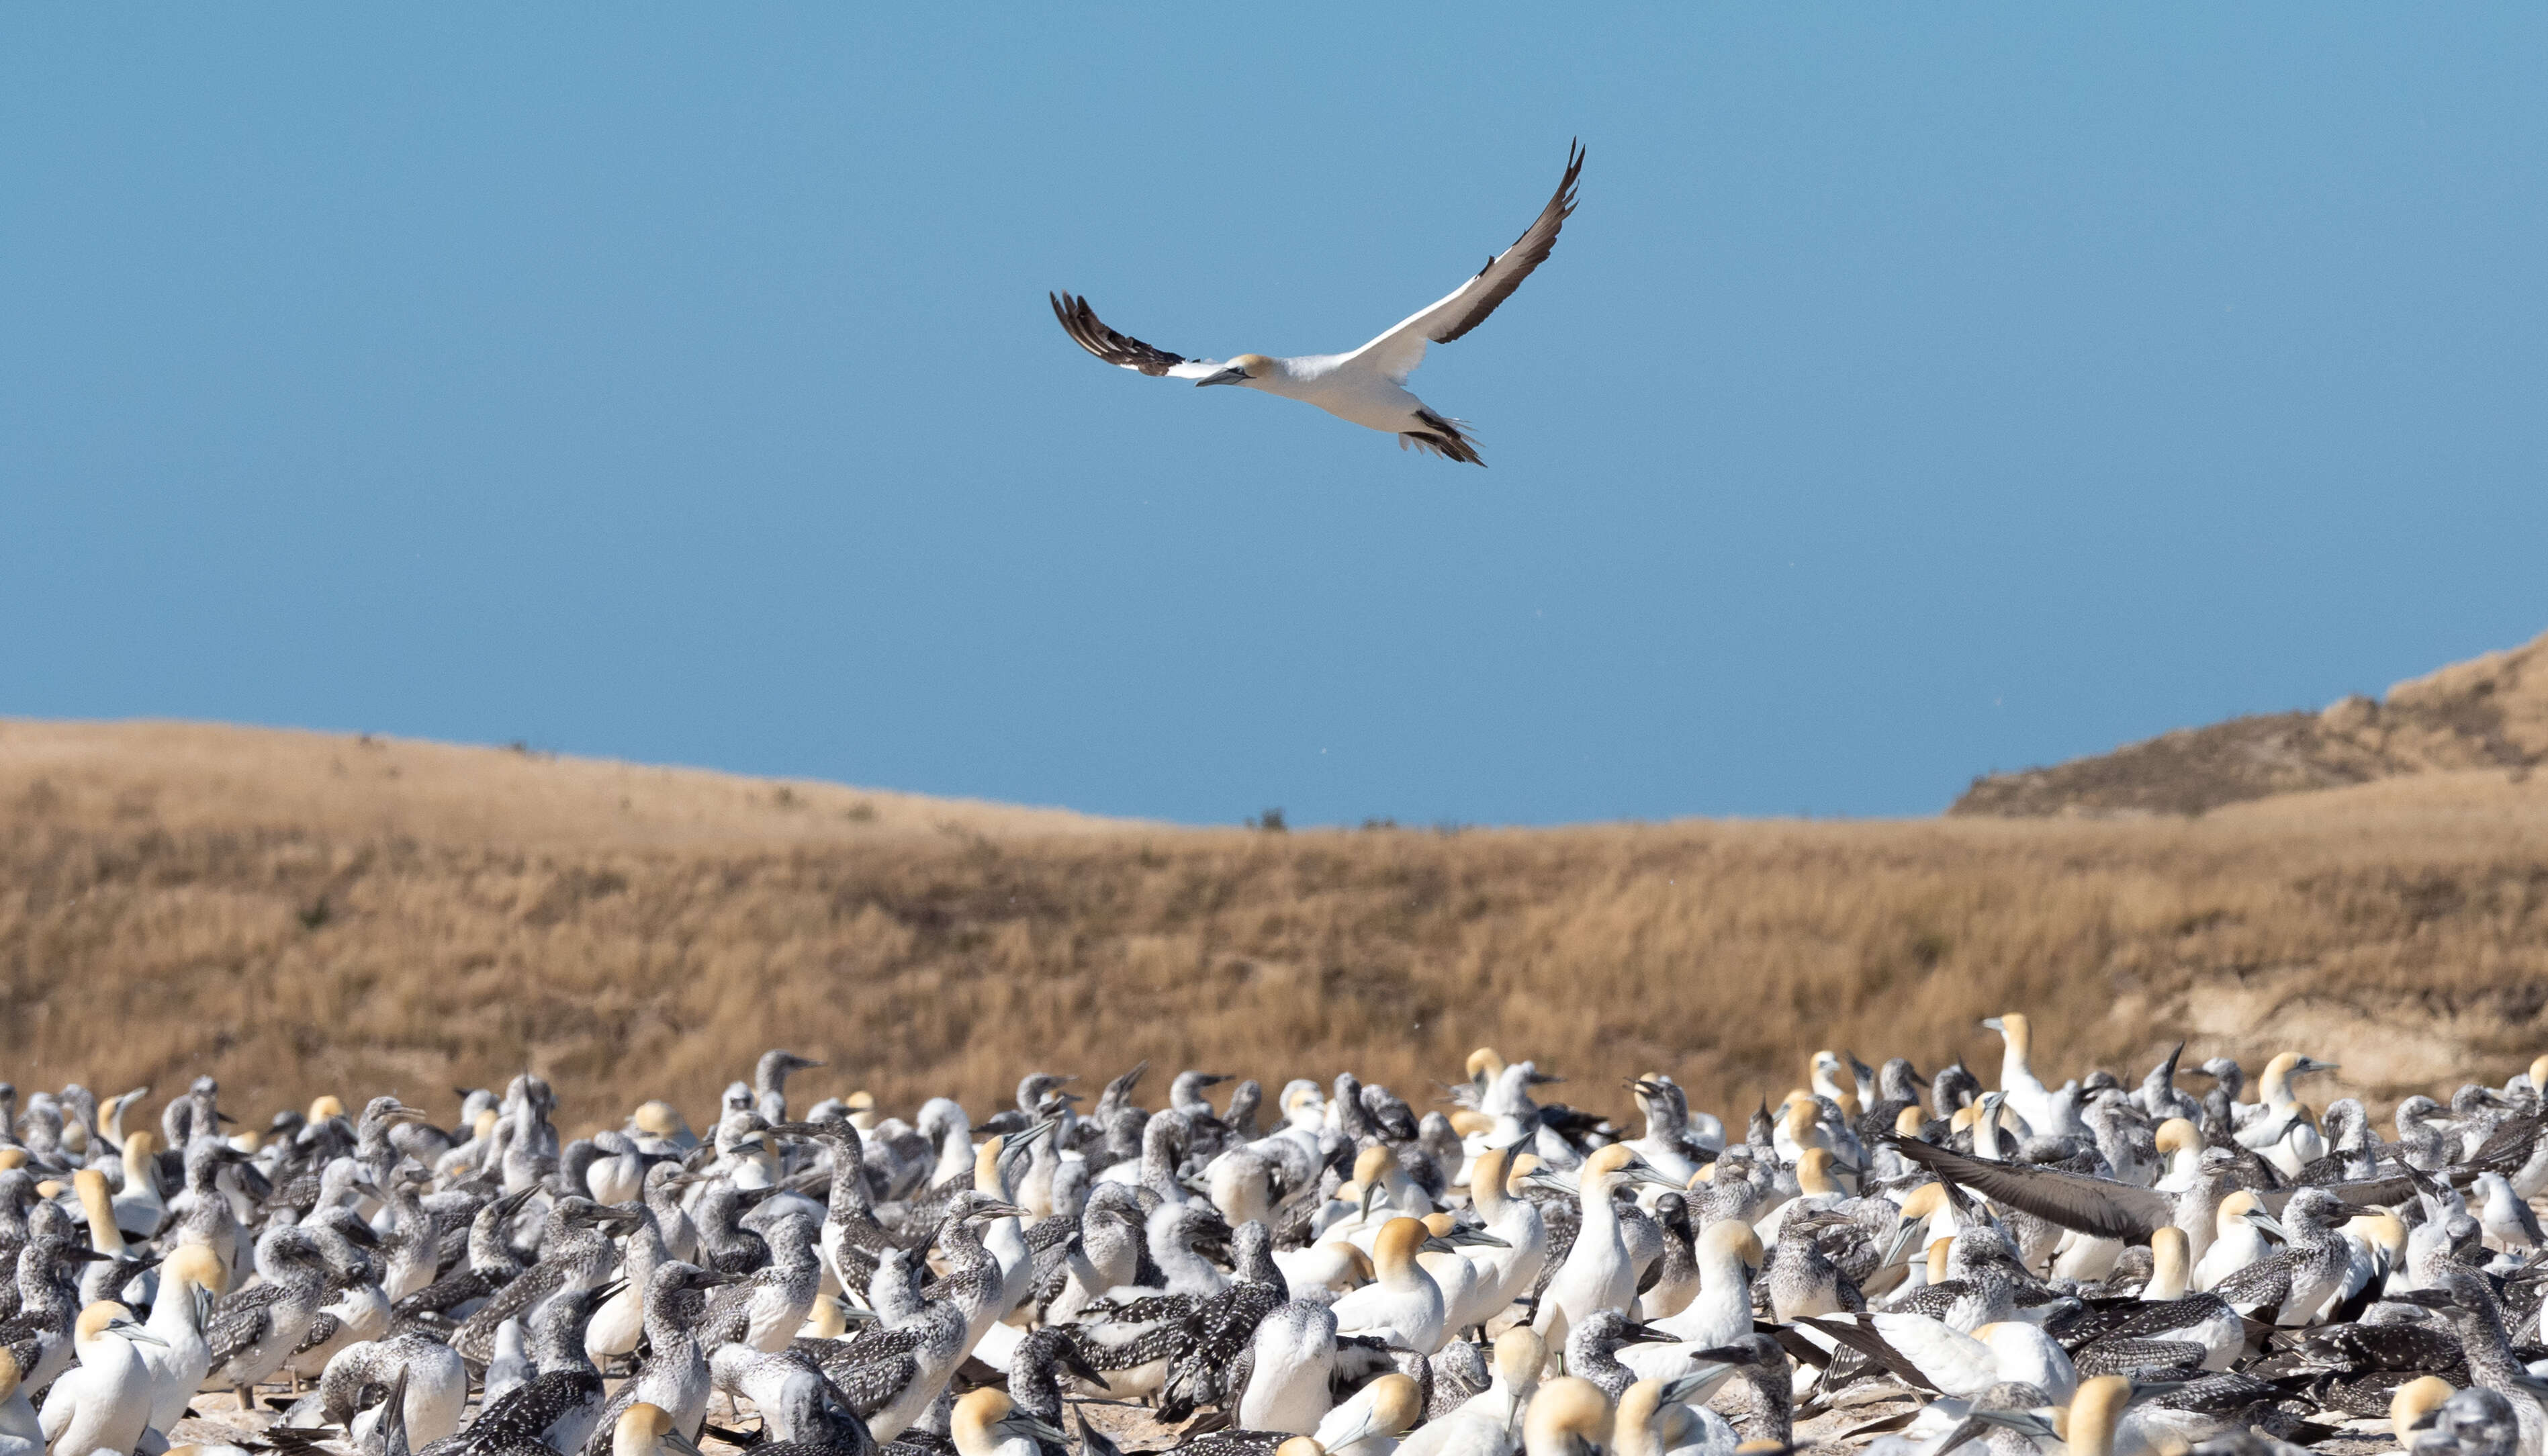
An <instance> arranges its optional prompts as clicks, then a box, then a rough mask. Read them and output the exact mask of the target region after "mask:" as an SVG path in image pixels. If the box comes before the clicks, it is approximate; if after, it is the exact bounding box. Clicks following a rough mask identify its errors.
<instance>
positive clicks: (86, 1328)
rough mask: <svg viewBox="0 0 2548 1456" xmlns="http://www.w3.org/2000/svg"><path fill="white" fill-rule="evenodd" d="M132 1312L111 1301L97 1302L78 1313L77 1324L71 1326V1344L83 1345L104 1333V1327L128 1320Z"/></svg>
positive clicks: (131, 1316)
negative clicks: (121, 1320) (120, 1320)
mask: <svg viewBox="0 0 2548 1456" xmlns="http://www.w3.org/2000/svg"><path fill="white" fill-rule="evenodd" d="M132 1318H133V1312H132V1311H131V1310H128V1309H126V1308H124V1307H123V1306H122V1305H119V1304H117V1303H116V1302H115V1301H113V1300H99V1301H98V1302H97V1303H96V1304H93V1305H91V1306H89V1307H88V1308H87V1309H85V1310H82V1311H80V1312H79V1322H78V1323H77V1324H75V1325H73V1326H72V1343H74V1344H83V1343H86V1342H87V1341H89V1340H93V1339H96V1338H97V1337H98V1336H100V1335H102V1334H104V1333H106V1327H107V1326H108V1325H110V1324H113V1323H114V1322H116V1321H117V1320H119V1319H126V1320H129V1319H132Z"/></svg>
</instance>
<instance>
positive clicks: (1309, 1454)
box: [1274, 1436, 1327, 1456]
mask: <svg viewBox="0 0 2548 1456" xmlns="http://www.w3.org/2000/svg"><path fill="white" fill-rule="evenodd" d="M1274 1456H1327V1448H1326V1447H1324V1446H1321V1445H1319V1443H1318V1442H1317V1441H1316V1440H1314V1439H1312V1438H1311V1437H1309V1436H1292V1437H1289V1438H1287V1439H1286V1440H1285V1441H1284V1442H1283V1444H1281V1445H1279V1446H1277V1447H1275V1448H1274Z"/></svg>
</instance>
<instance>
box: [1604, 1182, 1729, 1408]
mask: <svg viewBox="0 0 2548 1456" xmlns="http://www.w3.org/2000/svg"><path fill="white" fill-rule="evenodd" d="M1694 1254H1695V1257H1696V1259H1697V1262H1698V1294H1697V1296H1696V1297H1694V1298H1693V1299H1691V1300H1690V1302H1689V1303H1688V1304H1687V1305H1684V1306H1683V1307H1682V1310H1681V1313H1679V1314H1677V1315H1671V1316H1667V1317H1665V1318H1664V1319H1657V1320H1654V1321H1653V1324H1654V1327H1655V1328H1656V1329H1657V1330H1658V1331H1660V1332H1662V1333H1664V1334H1666V1335H1669V1336H1671V1340H1670V1341H1667V1342H1656V1343H1648V1344H1636V1345H1630V1346H1629V1347H1627V1348H1626V1349H1623V1350H1621V1351H1620V1352H1619V1361H1620V1363H1621V1364H1623V1365H1625V1366H1627V1367H1628V1368H1629V1369H1630V1370H1632V1371H1635V1372H1636V1374H1637V1375H1638V1377H1639V1378H1640V1379H1648V1380H1672V1379H1676V1378H1678V1377H1680V1376H1683V1375H1686V1374H1688V1373H1689V1372H1690V1370H1691V1368H1692V1366H1693V1364H1694V1362H1695V1360H1696V1357H1697V1356H1698V1354H1699V1352H1701V1351H1704V1350H1710V1349H1714V1348H1715V1347H1717V1346H1719V1345H1725V1344H1731V1343H1733V1342H1734V1340H1735V1339H1736V1338H1737V1337H1739V1336H1740V1335H1742V1334H1743V1333H1745V1332H1746V1331H1748V1330H1749V1329H1751V1327H1752V1271H1753V1270H1755V1269H1758V1268H1760V1267H1761V1265H1762V1263H1763V1261H1764V1258H1765V1255H1764V1253H1763V1250H1762V1248H1761V1239H1760V1237H1759V1235H1758V1234H1756V1233H1754V1232H1753V1230H1752V1228H1751V1226H1749V1225H1747V1224H1744V1223H1743V1222H1741V1221H1740V1220H1734V1219H1729V1220H1727V1221H1725V1222H1724V1223H1721V1224H1714V1225H1710V1226H1709V1227H1708V1228H1707V1229H1705V1230H1704V1231H1702V1232H1701V1233H1700V1234H1699V1235H1698V1244H1697V1248H1696V1249H1695V1250H1694Z"/></svg>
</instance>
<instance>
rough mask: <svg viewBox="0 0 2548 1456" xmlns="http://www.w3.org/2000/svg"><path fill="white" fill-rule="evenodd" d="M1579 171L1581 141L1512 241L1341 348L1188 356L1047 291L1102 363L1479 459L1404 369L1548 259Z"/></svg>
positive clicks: (1491, 307) (1571, 205) (1571, 207)
mask: <svg viewBox="0 0 2548 1456" xmlns="http://www.w3.org/2000/svg"><path fill="white" fill-rule="evenodd" d="M1583 170H1584V149H1583V148H1582V147H1581V146H1573V147H1570V148H1569V150H1568V154H1567V158H1566V175H1565V177H1564V178H1563V179H1562V180H1561V181H1560V182H1559V183H1558V185H1557V192H1556V194H1555V195H1554V196H1552V197H1550V198H1549V200H1548V206H1547V207H1545V208H1542V209H1541V210H1540V214H1539V217H1538V218H1537V219H1536V220H1534V221H1533V222H1532V223H1531V225H1530V227H1527V228H1525V229H1523V231H1522V234H1521V236H1520V237H1519V238H1518V239H1516V240H1515V241H1514V243H1513V245H1512V246H1510V247H1508V248H1505V249H1504V250H1503V251H1502V252H1501V253H1498V254H1497V255H1496V256H1495V257H1493V258H1490V259H1488V261H1487V266H1486V267H1484V268H1482V269H1480V270H1479V271H1478V274H1477V276H1476V277H1474V278H1471V279H1470V280H1469V281H1468V282H1466V283H1464V284H1462V285H1460V287H1459V288H1457V289H1455V290H1453V291H1452V292H1451V293H1450V294H1449V295H1448V296H1447V297H1445V298H1443V299H1442V300H1441V301H1440V302H1438V303H1435V304H1433V305H1432V306H1431V307H1429V308H1426V309H1424V310H1422V311H1420V312H1418V313H1415V314H1413V315H1410V316H1409V317H1408V318H1405V319H1403V320H1401V321H1400V322H1399V323H1398V324H1397V325H1395V326H1394V327H1392V328H1390V329H1389V330H1388V331H1387V332H1385V333H1383V334H1381V335H1380V336H1379V337H1378V338H1375V339H1373V340H1372V341H1371V342H1369V343H1367V344H1364V345H1363V346H1362V347H1361V348H1358V349H1355V350H1353V351H1352V352H1350V353H1345V354H1305V355H1299V356H1296V357H1292V358H1270V357H1268V356H1266V355H1264V354H1240V355H1238V356H1237V357H1236V358H1233V359H1231V360H1229V362H1227V363H1224V362H1223V361H1221V360H1218V359H1188V358H1186V357H1185V356H1183V355H1181V354H1172V353H1169V352H1168V351H1167V350H1165V349H1160V348H1153V347H1152V346H1150V345H1148V344H1145V343H1143V342H1141V341H1140V340H1139V339H1137V338H1132V337H1129V336H1127V335H1125V334H1121V333H1118V332H1116V331H1115V330H1114V329H1112V328H1109V327H1107V326H1106V325H1105V324H1104V323H1102V322H1100V321H1099V320H1098V318H1097V315H1096V312H1095V311H1094V310H1092V309H1090V308H1089V307H1088V301H1087V300H1086V299H1082V298H1074V297H1072V296H1071V295H1069V294H1066V293H1065V294H1056V295H1053V296H1052V312H1053V317H1054V318H1058V319H1060V320H1061V326H1062V329H1063V331H1064V332H1066V333H1068V334H1069V335H1070V337H1071V340H1072V341H1073V342H1075V343H1077V344H1078V345H1079V346H1080V347H1081V348H1083V349H1086V350H1087V351H1088V352H1090V353H1092V354H1094V355H1096V356H1097V357H1098V358H1100V359H1103V360H1105V361H1106V362H1107V363H1109V364H1115V365H1120V366H1121V367H1123V368H1126V369H1132V370H1138V371H1139V372H1140V373H1142V374H1147V375H1152V376H1158V377H1165V378H1168V379H1190V380H1193V381H1194V382H1195V384H1196V385H1197V386H1198V387H1200V386H1203V385H1214V384H1234V385H1239V386H1242V387H1244V388H1247V389H1252V390H1261V391H1263V392H1265V393H1266V394H1269V395H1280V396H1282V397H1283V398H1284V399H1287V400H1299V401H1301V402H1302V403H1304V404H1308V405H1316V406H1318V407H1319V409H1324V410H1326V411H1327V412H1328V413H1330V414H1333V415H1335V416H1336V417H1337V418H1339V419H1345V420H1350V421H1352V422H1353V423H1355V424H1359V425H1363V426H1365V427H1367V428H1370V429H1376V430H1380V431H1382V432H1383V433H1386V434H1394V435H1396V436H1398V440H1399V445H1400V448H1402V449H1403V448H1405V447H1407V446H1409V445H1413V446H1415V447H1416V448H1417V449H1419V450H1424V451H1428V452H1430V453H1432V454H1435V455H1440V456H1443V457H1445V458H1447V459H1451V460H1460V461H1466V462H1468V463H1469V464H1471V465H1484V464H1486V461H1485V460H1483V459H1481V458H1479V455H1478V451H1477V447H1476V445H1475V444H1474V443H1473V442H1472V441H1471V440H1470V439H1469V437H1468V435H1467V434H1466V433H1465V432H1464V431H1463V429H1462V421H1459V420H1454V419H1452V418H1450V417H1448V416H1446V415H1443V414H1440V413H1437V412H1435V411H1434V410H1433V409H1431V408H1430V407H1428V406H1427V405H1426V404H1425V403H1424V402H1423V401H1422V400H1419V399H1417V398H1416V397H1415V396H1413V395H1411V394H1410V393H1408V391H1407V388H1406V385H1407V379H1408V376H1409V375H1410V374H1413V373H1414V372H1415V367H1416V366H1417V365H1418V364H1421V363H1423V362H1424V349H1425V346H1426V345H1427V344H1435V343H1449V342H1450V341H1451V340H1453V339H1456V338H1458V337H1460V336H1461V335H1462V334H1464V333H1467V332H1468V331H1469V330H1470V329H1472V328H1475V327H1477V326H1478V325H1479V324H1480V323H1483V322H1485V321H1486V319H1487V316H1488V315H1490V314H1493V313H1494V312H1495V311H1496V306H1497V305H1499V304H1501V303H1502V302H1503V301H1504V300H1505V299H1506V298H1507V297H1509V296H1510V295H1511V294H1512V291H1513V290H1514V289H1516V288H1519V287H1520V286H1521V281H1522V280H1523V279H1525V278H1527V277H1529V276H1530V273H1531V270H1532V269H1534V268H1537V267H1538V266H1539V265H1540V264H1541V263H1542V262H1544V261H1546V260H1547V257H1548V252H1549V249H1550V248H1551V247H1553V246H1554V245H1555V244H1556V242H1557V233H1558V229H1559V228H1561V227H1565V226H1566V220H1567V218H1568V217H1569V216H1570V215H1571V214H1573V213H1574V211H1575V189H1576V179H1577V177H1578V176H1579V175H1580V174H1581V173H1582V172H1583Z"/></svg>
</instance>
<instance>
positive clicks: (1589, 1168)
mask: <svg viewBox="0 0 2548 1456" xmlns="http://www.w3.org/2000/svg"><path fill="white" fill-rule="evenodd" d="M1644 1166H1645V1159H1643V1158H1641V1157H1639V1156H1637V1150H1636V1149H1635V1148H1633V1147H1630V1146H1629V1145H1628V1144H1626V1143H1624V1142H1612V1143H1609V1144H1607V1145H1605V1146H1601V1147H1596V1148H1594V1149H1592V1156H1590V1157H1587V1158H1586V1159H1584V1173H1583V1176H1582V1178H1581V1179H1580V1180H1579V1181H1580V1182H1581V1183H1582V1184H1583V1186H1585V1187H1587V1188H1590V1187H1592V1185H1593V1183H1594V1182H1596V1181H1597V1180H1599V1179H1603V1178H1611V1177H1619V1176H1624V1175H1625V1174H1626V1173H1628V1172H1629V1171H1630V1170H1631V1169H1635V1168H1641V1167H1644Z"/></svg>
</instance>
